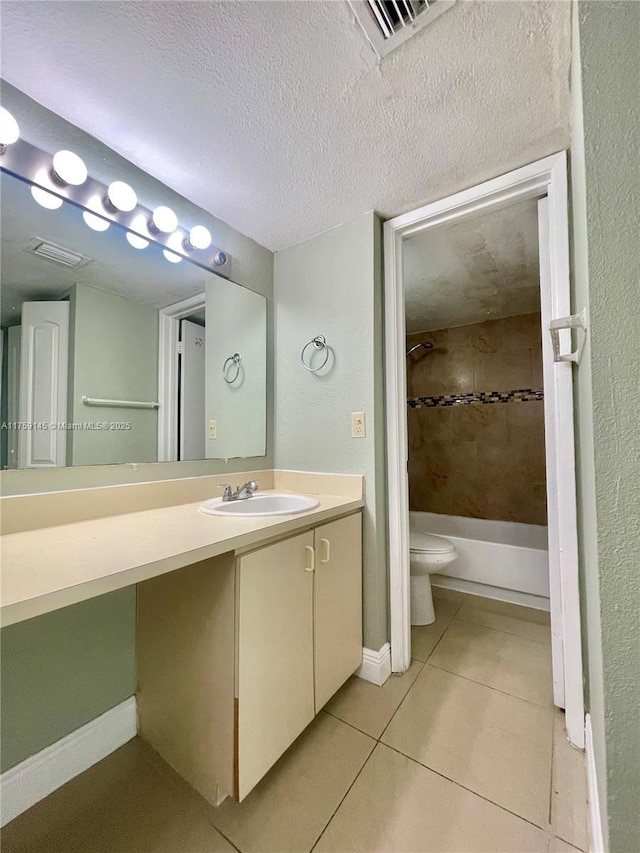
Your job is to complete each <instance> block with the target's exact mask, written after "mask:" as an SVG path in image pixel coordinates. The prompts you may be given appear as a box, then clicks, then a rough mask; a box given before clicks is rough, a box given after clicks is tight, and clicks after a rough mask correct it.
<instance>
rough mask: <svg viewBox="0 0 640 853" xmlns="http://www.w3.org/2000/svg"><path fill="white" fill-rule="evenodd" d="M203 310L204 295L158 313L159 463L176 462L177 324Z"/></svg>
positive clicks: (169, 306)
mask: <svg viewBox="0 0 640 853" xmlns="http://www.w3.org/2000/svg"><path fill="white" fill-rule="evenodd" d="M204 307H205V294H204V292H203V293H198V294H196V296H190V297H189V298H188V299H182V300H181V301H180V302H175V303H174V304H173V305H167V306H166V307H165V308H160V309H159V311H158V462H177V460H178V341H179V340H180V320H183V319H184V318H185V317H190V316H191V315H192V314H194V313H195V312H196V311H198V310H200V309H201V308H204Z"/></svg>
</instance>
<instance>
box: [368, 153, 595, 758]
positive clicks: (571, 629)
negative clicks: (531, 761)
mask: <svg viewBox="0 0 640 853" xmlns="http://www.w3.org/2000/svg"><path fill="white" fill-rule="evenodd" d="M544 197H546V198H547V199H548V202H547V204H545V205H542V206H539V210H540V216H543V217H544V218H545V220H544V223H545V225H546V228H545V229H542V230H543V231H544V232H546V234H547V235H548V246H547V247H546V249H547V251H548V259H549V265H548V270H547V272H548V275H547V276H542V275H541V290H542V289H544V290H545V291H546V292H544V293H542V292H541V299H542V302H543V304H545V300H546V305H547V306H548V310H549V312H550V314H551V316H552V317H553V318H556V317H564V316H567V315H568V314H570V313H571V307H570V279H569V224H568V190H567V156H566V152H564V151H561V152H559V153H556V154H552V155H551V156H549V157H546V158H544V159H543V160H538V161H537V162H535V163H530V164H529V165H527V166H523V167H522V168H520V169H516V170H515V171H513V172H509V173H507V174H505V175H501V176H500V177H497V178H494V179H492V180H490V181H486V182H485V183H482V184H478V185H477V186H475V187H471V188H470V189H467V190H463V191H462V192H459V193H456V194H454V195H452V196H448V197H447V198H443V199H440V200H439V201H436V202H433V203H431V204H427V205H425V206H423V207H420V208H418V209H417V210H413V211H410V212H409V213H405V214H402V215H401V216H396V217H394V218H393V219H390V220H388V221H387V222H385V223H384V264H385V273H384V275H385V379H386V391H385V395H386V411H387V424H386V426H387V474H388V478H387V480H388V484H387V490H388V507H389V563H390V586H389V596H390V623H391V666H392V670H393V671H394V672H404V671H405V670H406V669H408V667H409V664H410V657H411V617H410V570H409V489H408V475H407V461H408V446H407V402H406V400H407V389H406V355H405V340H406V326H405V309H404V292H403V286H402V274H403V270H402V260H403V259H402V242H403V240H405V239H406V238H408V237H411V236H415V235H416V234H419V233H421V232H423V231H426V230H428V229H430V228H433V227H436V226H440V225H443V224H445V223H453V222H456V221H459V220H461V219H463V218H464V217H466V216H469V215H472V214H476V213H479V212H481V211H488V210H491V209H497V208H499V207H505V206H508V205H510V204H512V203H514V202H517V201H522V200H525V199H528V198H531V199H541V198H544ZM542 238H543V239H544V234H543V235H542ZM541 255H542V253H541ZM563 334H564V333H563ZM569 334H570V333H568V332H567V333H566V335H569ZM562 342H563V344H564V346H565V348H566V347H567V346H570V338H568V337H567V336H565V337H564V339H563V341H562ZM543 351H544V356H545V358H544V361H545V370H544V389H545V400H548V401H549V402H550V403H551V405H546V406H545V435H546V442H547V502H548V510H549V512H550V513H553V515H554V518H553V523H551V524H550V525H549V555H550V560H549V562H550V585H551V586H552V589H555V591H556V594H557V595H558V597H559V606H558V607H557V608H555V610H556V614H555V618H554V619H553V624H552V631H553V633H554V640H555V641H560V643H561V649H562V653H561V660H560V661H559V662H558V661H557V660H556V661H554V702H555V704H557V705H560V706H561V707H564V708H565V710H566V718H565V719H566V728H567V735H568V737H569V740H570V741H571V743H572V744H574V745H575V746H577V747H581V748H582V747H584V695H583V684H582V642H581V631H580V593H579V585H578V540H577V513H576V474H575V454H574V426H573V375H572V367H571V363H569V362H558V363H554V362H553V361H551V363H549V357H550V354H551V345H550V338H549V335H544V336H543ZM548 419H550V420H551V423H548V422H547V421H548ZM556 460H557V462H556ZM552 572H554V573H555V577H551V574H552ZM552 594H553V592H552ZM556 646H558V643H557V642H556ZM562 665H563V666H562ZM559 668H560V669H563V670H564V671H563V672H559V671H558V670H559Z"/></svg>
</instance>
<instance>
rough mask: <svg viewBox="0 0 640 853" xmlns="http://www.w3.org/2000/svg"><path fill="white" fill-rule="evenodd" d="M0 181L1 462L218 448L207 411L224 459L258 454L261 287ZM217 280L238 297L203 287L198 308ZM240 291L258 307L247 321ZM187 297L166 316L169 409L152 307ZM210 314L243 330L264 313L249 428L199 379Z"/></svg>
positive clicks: (217, 350) (210, 351)
mask: <svg viewBox="0 0 640 853" xmlns="http://www.w3.org/2000/svg"><path fill="white" fill-rule="evenodd" d="M0 179H1V186H0V191H1V201H2V208H1V223H0V225H1V235H2V245H1V269H0V271H1V279H0V282H1V286H2V290H1V292H0V326H1V331H2V334H1V338H2V350H1V351H2V372H1V374H0V375H1V389H0V390H1V395H0V401H1V408H0V420H1V421H2V427H3V428H2V430H1V433H0V454H1V466H2V468H40V467H53V466H56V467H62V466H65V465H67V466H71V465H72V466H77V465H95V464H112V463H124V462H130V463H131V462H133V463H137V462H152V461H156V460H158V458H163V459H170V460H171V459H174V460H179V459H199V458H200V459H204V458H207V457H208V458H221V454H219V453H217V452H215V451H211V450H210V447H209V445H210V444H211V443H212V442H210V441H208V439H207V436H208V435H209V434H210V433H209V425H210V421H212V420H215V421H217V423H219V424H220V425H221V426H222V425H224V431H225V436H226V440H225V445H224V454H223V458H232V457H245V456H258V455H264V453H265V452H266V449H265V445H266V437H265V432H266V414H265V411H266V388H265V373H266V348H265V341H266V300H265V299H264V297H263V296H261V295H259V294H256V293H253V292H252V291H248V290H246V289H245V288H243V287H241V286H240V285H238V284H234V283H233V282H229V281H226V280H224V279H220V278H219V277H218V276H216V275H215V274H214V273H208V272H207V271H205V270H203V269H202V268H201V267H198V266H196V265H194V264H192V263H190V262H189V260H188V259H183V260H181V261H180V262H179V263H170V262H169V261H168V260H167V259H166V257H165V255H164V253H163V250H162V248H161V247H160V246H159V245H157V244H155V243H153V242H152V241H151V242H149V243H148V245H147V246H146V247H144V248H142V249H138V248H135V247H134V245H132V243H131V242H130V241H129V239H128V238H129V237H131V235H130V233H129V232H126V231H125V230H124V229H123V228H121V227H120V226H118V225H117V224H115V223H112V224H111V225H109V226H108V228H107V230H103V231H95V230H92V229H91V228H90V227H88V225H87V221H86V217H84V216H83V214H84V213H85V212H86V211H83V210H82V209H80V208H78V207H76V206H75V205H73V204H71V203H69V202H66V201H65V202H62V203H61V205H60V206H59V207H58V208H57V209H47V208H45V207H43V206H41V205H40V204H38V203H37V202H36V200H35V199H34V196H33V195H32V193H31V187H30V185H29V184H28V183H26V182H23V181H21V180H19V179H18V178H16V177H14V176H12V175H9V174H7V173H5V172H2V174H1V175H0ZM133 242H135V241H133ZM176 257H177V256H176ZM218 280H220V281H223V282H224V284H225V286H226V288H227V290H228V292H229V293H234V292H237V294H240V296H239V298H238V300H237V301H236V303H233V304H232V302H233V301H231V302H230V301H229V300H228V299H226V298H225V299H222V298H221V299H220V300H219V304H218V297H217V295H215V294H212V296H211V298H209V297H208V298H207V300H206V306H205V300H204V292H205V289H206V288H207V287H208V283H209V282H214V281H218ZM225 293H226V291H225ZM245 294H248V295H249V299H250V300H251V301H252V303H253V304H254V305H256V306H257V305H258V304H260V306H261V309H259V310H257V311H256V310H254V309H251V310H250V311H249V314H248V315H247V318H243V316H242V310H243V309H242V296H243V295H245ZM198 295H200V296H201V300H200V303H201V304H200V306H199V307H198V308H194V311H193V312H192V313H191V316H188V317H183V319H182V321H181V322H180V323H179V324H178V331H177V335H176V338H177V337H178V335H179V336H181V337H182V342H181V346H180V347H178V341H177V339H176V341H175V342H174V343H173V344H172V346H174V350H175V351H174V352H173V354H172V358H173V359H174V368H175V372H176V376H177V377H178V380H177V393H176V395H175V397H174V398H173V399H172V400H171V409H170V410H169V409H168V408H167V406H166V405H162V406H161V405H159V380H158V369H159V340H158V326H159V309H161V308H164V307H165V306H167V305H171V304H175V303H177V302H180V301H183V300H185V299H187V298H189V297H194V296H198ZM196 301H197V300H196ZM211 317H213V318H215V326H216V327H217V328H224V329H225V330H227V331H230V330H233V329H237V330H238V332H239V333H240V332H241V331H242V329H244V328H248V327H249V326H251V327H252V328H253V331H254V334H255V324H256V323H257V324H258V325H260V323H262V334H261V335H260V334H258V335H256V337H255V339H256V340H260V341H261V344H260V346H259V347H257V348H256V349H255V350H254V351H253V355H252V358H253V361H254V362H255V371H254V372H253V373H252V377H253V379H255V380H256V381H255V382H253V384H251V394H252V398H253V401H254V405H253V409H252V419H251V424H252V431H251V434H250V436H249V434H248V432H247V429H246V418H247V414H246V409H245V408H243V409H242V411H241V412H240V411H238V412H236V409H235V408H234V403H235V402H236V400H237V399H238V397H237V396H236V397H221V396H217V392H211V390H210V389H211V388H213V387H214V386H215V383H214V382H213V381H212V380H211V381H210V376H214V375H215V374H216V373H220V370H221V364H222V361H221V359H222V358H223V354H224V353H226V349H225V348H224V347H223V346H222V341H220V340H218V339H217V338H216V336H214V335H209V334H208V333H207V341H206V344H205V331H204V328H203V327H206V325H207V321H208V320H209V319H210V318H211ZM165 343H166V342H165ZM224 343H225V346H226V341H225V342H224ZM238 346H239V344H238ZM180 349H181V350H182V353H183V354H182V355H181V354H180V351H179V350H180ZM225 357H226V355H225ZM246 369H247V370H248V365H246ZM258 376H260V381H259V382H258V381H257V377H258ZM205 388H207V391H206V392H205ZM247 388H248V385H247ZM225 406H227V408H225ZM236 417H237V418H240V420H239V421H238V424H237V429H236V428H235V427H234V418H236ZM161 422H162V423H164V424H167V423H170V424H171V429H172V435H173V436H174V437H175V448H174V449H173V450H172V452H170V453H168V454H167V455H165V456H161V457H159V456H158V434H159V432H158V431H159V428H160V429H161ZM258 448H259V449H258Z"/></svg>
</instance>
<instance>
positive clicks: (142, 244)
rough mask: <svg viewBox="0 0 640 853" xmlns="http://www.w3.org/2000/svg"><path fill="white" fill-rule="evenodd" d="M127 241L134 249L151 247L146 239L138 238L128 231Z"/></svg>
mask: <svg viewBox="0 0 640 853" xmlns="http://www.w3.org/2000/svg"><path fill="white" fill-rule="evenodd" d="M127 240H128V241H129V244H130V245H131V246H133V248H134V249H146V248H147V246H148V245H149V241H148V240H145V239H144V237H138V235H137V234H134V233H133V232H132V231H127Z"/></svg>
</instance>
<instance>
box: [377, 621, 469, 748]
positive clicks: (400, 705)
mask: <svg viewBox="0 0 640 853" xmlns="http://www.w3.org/2000/svg"><path fill="white" fill-rule="evenodd" d="M451 621H453V620H451ZM450 624H451V622H449V624H448V625H447V626H446V628H445V629H444V631H443V632H442V634H441V635H440V638H439V640H438V642H437V643H436V644H435V646H434V647H433V649H432V651H431V654H433V652H435V650H436V649H437V647H438V645H439V643H440V641H441V640H442V638H443V637H444V635H445V634H446V633H447V628H448V627H449V625H450ZM411 660H417V659H416V658H411ZM428 660H429V658H427V660H425V661H418V663H421V664H422V666H421V667H420V672H419V673H418V674H417V675H416V677H415V678H414V679H413V681H412V682H411V684H410V686H409V689H408V690H407V692H406V693H405V694H404V696H403V697H402V699H401V700H400V704H399V705H398V707H397V708H396V709H395V711H394V712H393V714H392V715H391V717H390V718H389V722H388V723H387V725H386V726H385V727H384V729H383V730H382V733H381V735H380V737H379V738H378V743H380V740H381V738H382V737H383V736H384V733H385V732H386V730H387V729H388V728H389V726H390V725H391V723H392V722H393V719H394V717H395V715H396V714H397V713H398V711H399V710H400V708H401V707H402V706H403V705H404V702H405V700H406V698H407V696H408V695H409V693H411V690H412V689H413V687H414V685H415V683H416V681H417V680H418V679H419V678H420V675H421V674H422V672H423V671H424V668H425V666H426V665H427V661H428Z"/></svg>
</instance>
